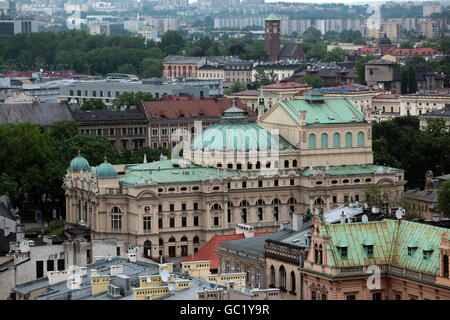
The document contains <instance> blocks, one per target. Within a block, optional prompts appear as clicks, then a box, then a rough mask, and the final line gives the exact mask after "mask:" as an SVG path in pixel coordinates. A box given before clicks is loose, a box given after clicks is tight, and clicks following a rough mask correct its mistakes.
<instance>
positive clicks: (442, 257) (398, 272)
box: [300, 216, 450, 300]
mask: <svg viewBox="0 0 450 320" xmlns="http://www.w3.org/2000/svg"><path fill="white" fill-rule="evenodd" d="M312 221H313V225H314V226H313V228H312V230H311V232H310V235H311V241H310V244H309V250H308V255H307V256H306V259H305V262H304V265H303V267H300V274H301V277H302V279H303V285H302V288H303V290H304V293H303V297H304V299H305V300H440V299H442V300H448V299H449V298H450V278H449V272H448V270H449V267H450V266H449V260H448V255H449V253H450V251H449V249H450V245H449V244H450V241H449V239H448V229H444V228H440V227H434V226H430V225H427V224H420V223H415V222H410V221H406V220H403V219H401V220H395V219H394V220H390V219H385V220H383V221H375V222H363V223H340V224H326V223H325V222H324V221H323V220H322V219H321V217H320V216H315V217H313V219H312ZM374 273H378V274H379V275H380V278H378V279H376V280H375V281H371V279H370V278H369V277H371V276H372V275H373V274H374Z"/></svg>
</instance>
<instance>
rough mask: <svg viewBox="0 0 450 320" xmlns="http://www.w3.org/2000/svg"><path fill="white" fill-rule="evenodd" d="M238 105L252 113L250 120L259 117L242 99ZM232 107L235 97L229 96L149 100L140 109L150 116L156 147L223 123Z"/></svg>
mask: <svg viewBox="0 0 450 320" xmlns="http://www.w3.org/2000/svg"><path fill="white" fill-rule="evenodd" d="M236 105H237V107H238V108H240V109H241V110H243V111H244V112H245V113H246V114H247V115H248V117H249V121H251V122H254V121H255V120H256V115H255V113H254V112H253V111H252V110H250V109H249V108H247V107H246V106H245V105H244V104H243V103H241V102H240V101H239V100H237V101H236ZM231 106H232V99H227V98H212V99H211V98H209V99H198V98H187V99H180V100H178V99H171V100H167V101H146V102H143V104H142V105H140V107H139V109H140V110H141V111H143V112H144V113H145V115H146V116H147V119H148V129H147V130H148V145H149V146H150V147H151V148H153V149H156V148H159V147H163V148H169V149H171V148H175V146H176V145H177V143H178V142H179V141H180V139H183V137H184V138H187V137H189V139H191V138H194V137H195V136H196V135H199V134H200V133H201V131H202V130H203V129H205V128H207V127H208V126H211V125H213V124H216V123H219V122H220V121H221V117H222V116H223V112H224V111H225V110H226V109H228V108H230V107H231ZM197 123H198V124H197ZM197 125H198V126H199V127H197Z"/></svg>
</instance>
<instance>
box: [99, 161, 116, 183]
mask: <svg viewBox="0 0 450 320" xmlns="http://www.w3.org/2000/svg"><path fill="white" fill-rule="evenodd" d="M95 174H96V176H97V178H103V179H105V178H116V177H117V171H116V169H114V167H113V165H112V164H111V163H109V162H108V161H106V159H105V162H103V163H102V164H101V165H99V166H98V168H97V170H96V171H95Z"/></svg>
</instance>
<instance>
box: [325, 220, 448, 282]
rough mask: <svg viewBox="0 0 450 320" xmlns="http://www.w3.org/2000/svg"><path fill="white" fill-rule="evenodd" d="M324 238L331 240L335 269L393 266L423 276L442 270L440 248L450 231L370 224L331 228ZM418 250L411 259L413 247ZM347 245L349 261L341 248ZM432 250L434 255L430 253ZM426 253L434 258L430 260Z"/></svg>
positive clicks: (395, 223)
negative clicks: (368, 248) (370, 249)
mask: <svg viewBox="0 0 450 320" xmlns="http://www.w3.org/2000/svg"><path fill="white" fill-rule="evenodd" d="M320 231H321V236H324V237H331V241H330V243H329V244H328V245H327V246H326V250H327V254H328V257H329V261H328V264H329V265H330V266H333V267H351V266H361V265H371V264H377V265H380V264H392V265H396V266H399V267H404V268H408V269H413V270H419V271H423V272H430V273H437V272H438V270H439V249H438V248H439V244H440V241H441V238H442V235H443V234H445V233H447V232H448V230H447V229H444V228H439V227H435V226H431V225H426V224H421V223H415V222H410V221H406V220H389V219H386V220H384V221H376V222H367V223H343V224H329V225H326V226H325V228H324V229H321V230H320ZM412 242H414V246H415V247H416V248H417V249H416V250H414V252H413V253H412V255H411V256H409V255H408V247H411V243H412ZM342 243H347V244H348V245H347V256H348V257H347V258H346V259H345V258H341V255H340V249H339V246H342ZM365 245H373V256H368V255H367V252H366V250H365V248H364V246H365ZM430 250H432V251H430ZM423 251H429V252H430V253H431V254H430V256H429V258H428V259H427V260H426V259H424V257H423Z"/></svg>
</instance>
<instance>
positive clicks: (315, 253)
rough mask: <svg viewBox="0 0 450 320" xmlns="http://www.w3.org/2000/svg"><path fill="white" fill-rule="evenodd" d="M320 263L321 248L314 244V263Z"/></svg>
mask: <svg viewBox="0 0 450 320" xmlns="http://www.w3.org/2000/svg"><path fill="white" fill-rule="evenodd" d="M318 262H319V248H318V247H317V243H315V244H314V263H318Z"/></svg>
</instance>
